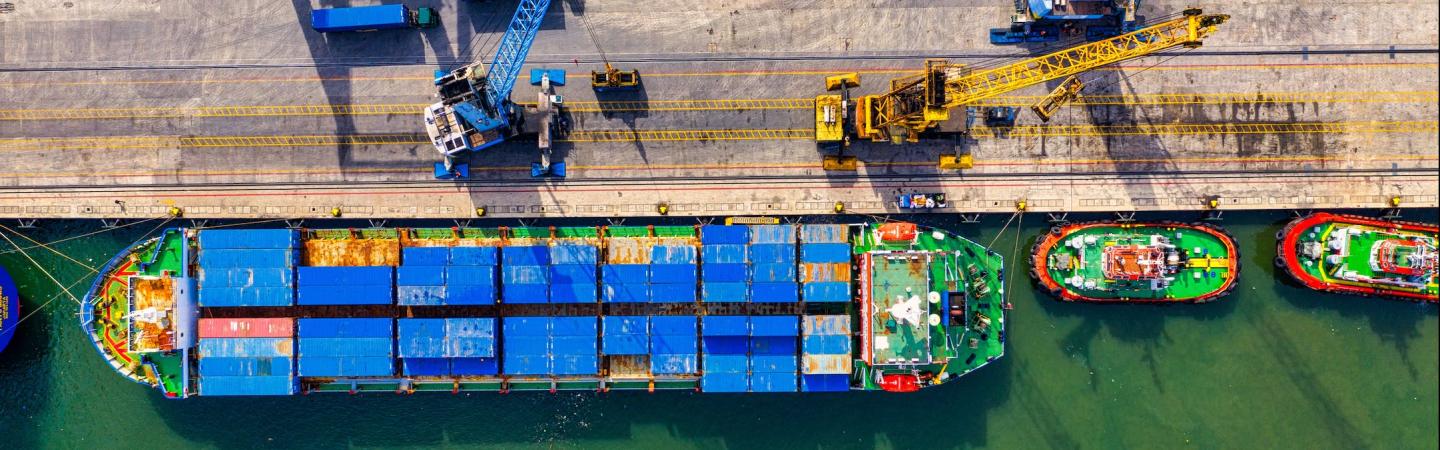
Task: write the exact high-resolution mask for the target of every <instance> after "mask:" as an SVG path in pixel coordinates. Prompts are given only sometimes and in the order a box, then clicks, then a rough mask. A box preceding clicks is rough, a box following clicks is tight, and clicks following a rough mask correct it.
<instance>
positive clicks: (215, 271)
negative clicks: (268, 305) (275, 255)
mask: <svg viewBox="0 0 1440 450" xmlns="http://www.w3.org/2000/svg"><path fill="white" fill-rule="evenodd" d="M198 282H199V285H200V288H201V289H204V288H212V287H215V288H225V287H288V286H290V285H293V284H295V272H294V271H293V270H291V269H289V268H284V267H262V268H235V267H232V268H223V267H217V268H212V269H203V268H202V269H200V277H199V280H198Z"/></svg>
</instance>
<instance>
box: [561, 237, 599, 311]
mask: <svg viewBox="0 0 1440 450" xmlns="http://www.w3.org/2000/svg"><path fill="white" fill-rule="evenodd" d="M550 264H551V266H550V302H551V303H595V302H597V301H599V300H600V293H599V291H598V290H597V289H596V285H597V283H596V282H595V266H597V265H599V264H600V248H599V247H597V246H594V245H591V244H583V243H568V242H565V243H561V244H558V245H554V246H551V247H550Z"/></svg>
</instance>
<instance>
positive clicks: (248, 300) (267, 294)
mask: <svg viewBox="0 0 1440 450" xmlns="http://www.w3.org/2000/svg"><path fill="white" fill-rule="evenodd" d="M196 303H197V304H198V305H200V306H204V307H214V306H290V305H294V304H295V291H293V290H291V288H288V287H237V288H201V289H199V291H198V292H196Z"/></svg>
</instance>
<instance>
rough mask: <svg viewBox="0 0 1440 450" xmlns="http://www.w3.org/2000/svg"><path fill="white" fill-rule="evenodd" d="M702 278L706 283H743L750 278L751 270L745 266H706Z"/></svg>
mask: <svg viewBox="0 0 1440 450" xmlns="http://www.w3.org/2000/svg"><path fill="white" fill-rule="evenodd" d="M701 276H702V278H703V279H704V280H705V282H706V283H711V282H716V283H726V282H730V283H743V282H745V281H746V280H747V279H748V277H749V276H750V268H749V266H746V265H744V264H706V265H705V267H704V270H702V271H701Z"/></svg>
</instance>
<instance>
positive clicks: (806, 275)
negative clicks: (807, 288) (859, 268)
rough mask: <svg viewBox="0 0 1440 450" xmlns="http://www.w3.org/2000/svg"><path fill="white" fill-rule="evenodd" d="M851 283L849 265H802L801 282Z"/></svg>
mask: <svg viewBox="0 0 1440 450" xmlns="http://www.w3.org/2000/svg"><path fill="white" fill-rule="evenodd" d="M826 281H850V264H849V263H802V264H800V282H801V283H816V282H826Z"/></svg>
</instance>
